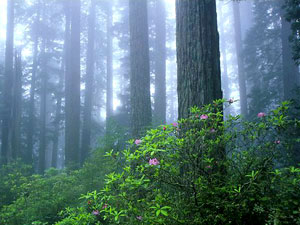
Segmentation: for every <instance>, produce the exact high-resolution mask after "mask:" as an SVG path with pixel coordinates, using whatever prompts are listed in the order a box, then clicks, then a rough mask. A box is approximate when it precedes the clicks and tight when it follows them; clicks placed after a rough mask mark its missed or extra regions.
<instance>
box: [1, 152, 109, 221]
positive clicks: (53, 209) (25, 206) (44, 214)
mask: <svg viewBox="0 0 300 225" xmlns="http://www.w3.org/2000/svg"><path fill="white" fill-rule="evenodd" d="M103 154H104V153H103V151H102V150H101V149H99V150H97V151H95V152H94V153H93V155H92V157H91V158H90V159H88V160H87V162H86V163H85V165H84V166H83V167H82V168H81V169H79V170H75V171H68V170H66V171H64V170H63V171H59V170H56V169H53V168H51V169H49V170H47V171H46V173H45V175H43V176H42V175H30V174H28V173H27V172H26V171H27V166H21V167H20V166H17V164H11V165H8V166H6V167H4V168H3V171H2V172H3V174H6V175H5V176H4V178H5V179H4V181H3V180H2V179H1V182H3V183H4V184H6V186H4V187H5V189H3V187H0V191H1V192H0V196H1V198H2V199H4V200H5V201H3V203H4V204H3V205H2V209H1V210H0V225H32V224H41V225H45V224H54V223H55V222H56V221H58V220H60V218H61V216H60V215H58V214H59V212H60V211H61V210H63V209H65V208H66V207H67V206H70V207H75V206H77V205H78V204H80V201H79V197H80V195H81V194H83V193H87V192H89V191H92V190H94V189H101V188H102V187H103V185H104V177H105V174H106V173H109V172H110V171H112V168H113V166H114V164H113V162H111V161H110V160H109V159H108V158H105V157H104V156H103ZM8 168H10V169H9V170H8ZM12 168H14V169H12ZM4 169H5V170H4ZM21 170H23V172H21ZM6 189H7V190H9V191H8V192H7V193H8V194H9V196H7V195H8V194H6V193H5V191H6Z"/></svg>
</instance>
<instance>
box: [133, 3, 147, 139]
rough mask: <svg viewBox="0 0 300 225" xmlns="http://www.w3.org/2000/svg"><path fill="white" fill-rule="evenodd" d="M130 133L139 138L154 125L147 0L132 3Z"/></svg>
mask: <svg viewBox="0 0 300 225" xmlns="http://www.w3.org/2000/svg"><path fill="white" fill-rule="evenodd" d="M129 27H130V69H131V72H130V101H131V102H130V104H131V132H132V136H133V137H139V136H140V135H142V133H143V132H144V129H145V128H146V127H147V126H149V125H151V120H152V118H151V101H150V65H149V42H148V12H147V0H139V1H136V0H130V1H129Z"/></svg>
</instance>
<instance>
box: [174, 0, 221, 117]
mask: <svg viewBox="0 0 300 225" xmlns="http://www.w3.org/2000/svg"><path fill="white" fill-rule="evenodd" d="M176 37H177V65H178V67H177V77H178V79H177V91H178V113H179V115H178V116H179V118H186V117H188V116H189V108H191V107H193V106H198V107H201V106H203V105H204V104H209V103H211V102H212V101H213V100H216V99H220V98H222V91H221V74H220V52H219V34H218V30H217V13H216V2H215V0H210V1H199V0H177V1H176Z"/></svg>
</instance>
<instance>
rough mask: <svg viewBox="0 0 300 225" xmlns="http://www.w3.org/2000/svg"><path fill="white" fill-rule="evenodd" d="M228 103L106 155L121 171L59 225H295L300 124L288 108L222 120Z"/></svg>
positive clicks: (299, 214) (203, 110) (207, 108)
mask: <svg viewBox="0 0 300 225" xmlns="http://www.w3.org/2000/svg"><path fill="white" fill-rule="evenodd" d="M232 103H233V102H232V101H225V100H218V101H215V102H214V103H213V104H211V105H206V106H204V107H203V108H201V109H199V108H196V107H194V108H192V109H191V114H190V117H189V118H186V119H181V120H180V121H178V122H174V123H172V124H171V125H164V126H159V127H158V128H157V129H152V130H149V131H148V132H147V134H146V135H145V136H144V137H141V138H140V139H137V140H131V141H129V143H128V148H127V149H126V150H124V151H122V152H116V151H114V150H112V151H110V152H108V153H107V154H106V156H107V157H111V158H112V159H114V160H115V161H116V162H117V163H119V164H122V169H121V170H119V171H115V172H113V173H110V174H108V175H107V177H106V181H105V187H104V188H103V189H102V190H97V191H94V192H92V193H88V194H86V195H83V196H82V197H81V199H82V201H83V203H82V204H83V206H82V207H81V208H78V209H72V210H71V211H70V209H69V211H65V212H64V216H65V219H64V220H62V221H61V222H59V223H58V224H60V225H61V224H81V223H80V219H78V218H80V217H79V216H78V215H81V216H82V215H84V214H85V215H88V216H86V218H89V223H86V224H170V225H171V224H172V225H176V224H189V225H192V224H300V219H299V218H300V202H299V199H300V169H299V168H298V167H297V166H296V165H293V166H289V167H287V165H291V163H293V161H292V157H293V154H295V149H297V142H298V136H297V132H299V121H298V120H297V119H294V118H290V117H289V116H288V103H284V104H283V105H282V106H280V107H279V108H277V109H276V110H274V111H272V112H270V113H263V112H260V113H259V112H258V115H257V118H256V120H255V121H252V122H249V121H248V122H243V120H241V118H240V117H239V116H236V117H232V116H230V117H229V118H227V119H226V120H223V113H222V108H223V107H222V106H223V105H225V107H227V106H229V105H231V104H232ZM287 137H288V138H287ZM99 166H100V165H99ZM75 215H76V216H75ZM82 218H83V216H82ZM70 221H71V222H70Z"/></svg>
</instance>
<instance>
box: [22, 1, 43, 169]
mask: <svg viewBox="0 0 300 225" xmlns="http://www.w3.org/2000/svg"><path fill="white" fill-rule="evenodd" d="M37 6H38V7H37V8H36V13H35V19H34V23H33V29H32V31H33V32H32V33H33V50H32V52H33V55H32V67H31V79H30V97H29V98H30V99H29V112H28V125H27V129H26V133H27V134H26V136H27V149H26V153H25V157H24V160H25V162H26V163H28V164H32V162H33V146H34V142H33V138H34V133H35V127H36V126H35V125H36V123H35V122H36V121H35V95H36V90H35V89H36V75H37V69H38V68H37V67H38V47H39V32H40V29H39V27H40V5H39V4H38V5H37Z"/></svg>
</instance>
